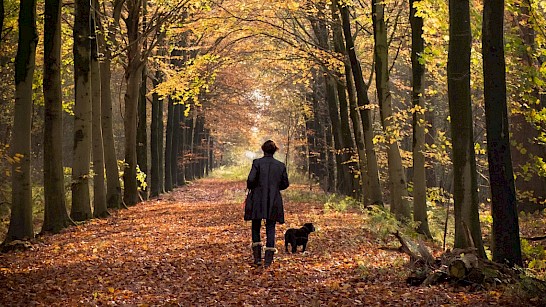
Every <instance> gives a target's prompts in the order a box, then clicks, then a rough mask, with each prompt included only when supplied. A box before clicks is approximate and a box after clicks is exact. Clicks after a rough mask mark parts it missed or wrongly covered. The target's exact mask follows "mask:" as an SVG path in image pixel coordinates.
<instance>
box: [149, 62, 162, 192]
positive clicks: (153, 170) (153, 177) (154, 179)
mask: <svg viewBox="0 0 546 307" xmlns="http://www.w3.org/2000/svg"><path fill="white" fill-rule="evenodd" d="M160 79H161V71H160V70H159V69H157V70H156V72H155V77H154V78H153V87H154V88H155V87H156V86H158V85H159V83H160ZM161 107H162V105H161V102H160V99H159V95H158V94H157V93H155V92H154V93H153V94H152V122H151V125H150V134H151V136H150V148H151V154H150V158H151V166H150V196H151V197H156V196H158V195H159V194H160V193H161V181H162V180H161V175H160V172H161V171H160V169H161V164H160V163H161V162H160V159H159V158H160V156H161V154H162V152H161V147H162V146H160V144H159V143H160V142H161V143H163V130H160V124H159V122H160V121H162V120H163V112H161Z"/></svg>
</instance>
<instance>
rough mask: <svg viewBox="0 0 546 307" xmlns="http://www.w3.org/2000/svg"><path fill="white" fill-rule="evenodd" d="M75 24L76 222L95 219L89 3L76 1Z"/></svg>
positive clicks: (73, 175)
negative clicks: (93, 216) (92, 183)
mask: <svg viewBox="0 0 546 307" xmlns="http://www.w3.org/2000/svg"><path fill="white" fill-rule="evenodd" d="M75 12H76V13H75V16H74V18H75V23H74V31H73V33H74V47H73V49H74V87H75V102H74V158H73V159H72V208H71V210H70V217H71V218H72V219H73V220H75V221H85V220H88V219H90V218H92V213H91V200H90V196H89V179H90V176H91V174H90V167H89V164H90V162H91V120H92V114H91V113H92V110H91V74H90V56H91V43H90V41H89V36H90V33H89V22H90V12H91V5H90V1H89V0H76V2H75Z"/></svg>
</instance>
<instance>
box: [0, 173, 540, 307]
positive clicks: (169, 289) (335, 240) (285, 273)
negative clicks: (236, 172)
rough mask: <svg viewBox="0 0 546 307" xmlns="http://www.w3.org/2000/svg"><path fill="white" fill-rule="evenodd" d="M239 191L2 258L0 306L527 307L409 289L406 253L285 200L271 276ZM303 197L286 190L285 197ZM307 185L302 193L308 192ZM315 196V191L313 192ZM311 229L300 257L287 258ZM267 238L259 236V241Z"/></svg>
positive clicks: (147, 210)
mask: <svg viewBox="0 0 546 307" xmlns="http://www.w3.org/2000/svg"><path fill="white" fill-rule="evenodd" d="M244 187H245V186H244V183H243V182H241V181H228V180H223V179H202V180H199V181H196V182H194V183H192V184H191V185H188V186H185V187H182V188H179V189H176V190H175V191H173V192H171V193H169V194H166V195H163V196H162V197H161V198H159V199H154V200H150V201H147V202H144V203H141V204H138V205H137V206H134V207H131V208H129V209H127V210H119V211H115V212H113V213H112V216H110V217H109V218H105V219H95V220H92V221H90V222H88V223H84V224H82V225H79V226H75V227H71V228H69V229H66V230H65V231H63V232H62V233H60V234H56V235H50V236H44V237H41V238H40V239H39V240H37V241H38V242H37V243H36V244H34V245H33V247H32V248H31V249H29V250H26V251H18V252H10V253H7V254H1V255H0V306H41V305H45V306H95V305H101V306H102V305H111V306H120V305H121V306H178V305H180V306H224V305H238V306H245V305H246V306H330V305H332V306H337V305H341V306H442V305H444V306H486V305H487V306H489V305H499V306H518V305H521V306H529V305H530V304H532V302H524V301H521V300H515V299H514V297H513V296H511V295H510V293H509V291H504V290H501V289H489V290H480V291H473V292H471V291H469V289H468V288H465V287H458V286H453V285H449V284H445V285H437V286H432V287H411V286H408V285H407V284H406V283H405V278H406V277H407V275H408V272H409V268H408V265H407V263H408V260H409V259H408V258H407V256H405V255H403V254H401V253H399V252H397V251H392V250H385V249H381V247H382V246H383V245H384V243H382V242H381V241H379V240H377V239H376V238H374V236H373V235H372V233H371V232H369V231H368V230H367V229H366V227H365V225H364V224H363V219H362V216H361V214H359V213H358V212H356V211H355V212H351V211H347V212H343V213H339V212H332V211H329V210H324V204H323V203H319V202H313V201H305V202H296V201H286V203H285V216H286V220H287V223H286V224H283V225H278V226H277V240H276V244H277V248H278V249H279V251H278V253H277V254H276V255H275V259H274V262H273V265H272V266H271V267H270V268H267V269H264V268H255V267H253V266H251V263H252V255H251V248H250V241H251V240H250V223H249V222H244V221H243V219H242V205H241V201H242V198H243V195H244ZM298 188H299V189H302V190H303V189H305V187H303V186H300V187H298V186H293V187H290V189H298ZM307 189H308V187H307ZM317 193H319V192H317ZM306 222H313V223H314V224H315V226H316V228H317V231H316V232H314V233H312V234H311V235H310V238H309V245H308V252H306V253H305V254H302V253H297V254H289V253H286V252H285V251H284V238H283V235H282V234H283V233H284V231H285V230H286V229H287V228H289V227H300V225H302V224H304V223H306ZM262 240H265V238H262Z"/></svg>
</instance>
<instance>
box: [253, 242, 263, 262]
mask: <svg viewBox="0 0 546 307" xmlns="http://www.w3.org/2000/svg"><path fill="white" fill-rule="evenodd" d="M252 255H253V256H254V264H255V265H262V242H254V243H252Z"/></svg>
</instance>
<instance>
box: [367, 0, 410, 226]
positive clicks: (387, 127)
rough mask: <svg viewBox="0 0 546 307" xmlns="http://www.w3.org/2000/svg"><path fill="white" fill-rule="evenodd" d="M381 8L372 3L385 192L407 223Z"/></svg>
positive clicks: (403, 183)
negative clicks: (385, 167)
mask: <svg viewBox="0 0 546 307" xmlns="http://www.w3.org/2000/svg"><path fill="white" fill-rule="evenodd" d="M384 9H385V5H384V3H383V2H381V1H377V0H372V20H373V33H374V59H375V86H376V88H377V96H378V100H379V109H380V115H381V124H382V125H383V131H384V133H385V137H386V142H387V160H388V171H389V178H388V180H389V190H390V193H391V211H392V212H393V213H394V214H395V215H396V217H397V218H399V219H405V220H409V219H410V216H411V212H410V207H409V201H408V189H407V182H406V174H405V170H404V167H403V165H402V157H401V156H400V148H399V146H398V140H397V137H396V133H395V131H394V130H395V129H396V127H395V125H394V122H393V111H392V96H391V92H390V84H389V83H390V81H389V67H388V58H389V46H388V43H387V27H386V25H385V20H384Z"/></svg>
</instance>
